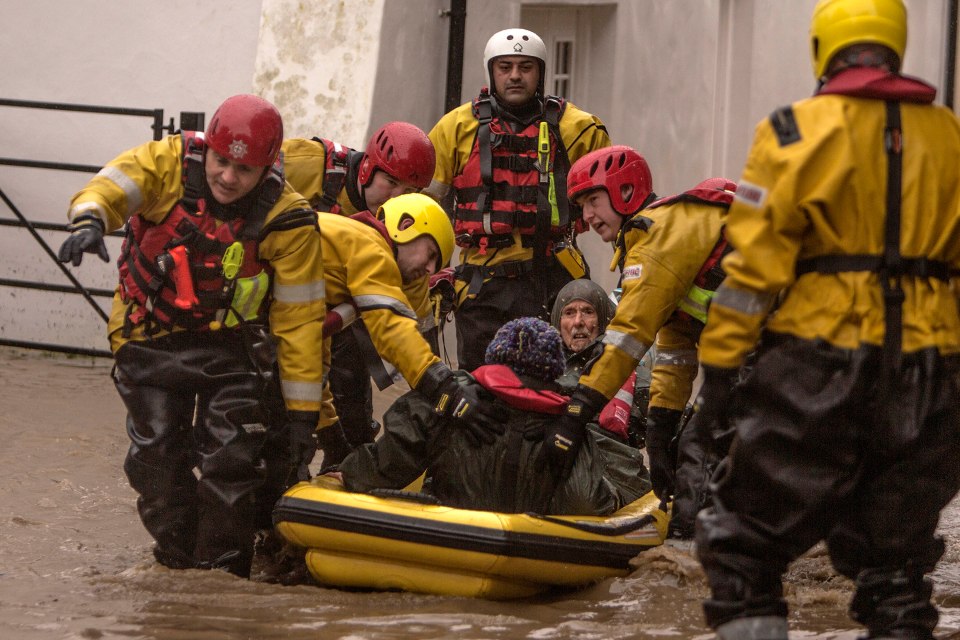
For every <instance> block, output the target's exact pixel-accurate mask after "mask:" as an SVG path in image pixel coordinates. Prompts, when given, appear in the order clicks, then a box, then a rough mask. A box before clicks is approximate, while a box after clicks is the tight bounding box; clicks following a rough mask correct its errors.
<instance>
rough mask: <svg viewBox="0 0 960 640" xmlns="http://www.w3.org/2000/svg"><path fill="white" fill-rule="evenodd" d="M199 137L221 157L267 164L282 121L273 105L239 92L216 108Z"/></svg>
mask: <svg viewBox="0 0 960 640" xmlns="http://www.w3.org/2000/svg"><path fill="white" fill-rule="evenodd" d="M203 137H204V140H205V141H206V143H207V145H208V146H209V147H210V148H211V149H213V150H214V151H216V152H217V153H219V154H220V155H221V156H223V157H224V158H228V159H230V160H234V161H235V162H239V163H241V164H247V165H251V166H254V167H268V166H270V165H272V164H273V163H274V161H275V160H276V159H277V154H279V153H280V143H281V142H283V120H282V119H281V118H280V112H279V111H277V108H276V107H275V106H273V105H272V104H270V103H269V102H267V101H266V100H264V99H263V98H261V97H259V96H254V95H250V94H241V95H238V96H232V97H230V98H227V99H226V100H224V101H223V104H221V105H220V106H219V107H217V110H216V112H215V113H214V114H213V118H211V119H210V124H209V126H207V131H206V132H205V133H204V136H203Z"/></svg>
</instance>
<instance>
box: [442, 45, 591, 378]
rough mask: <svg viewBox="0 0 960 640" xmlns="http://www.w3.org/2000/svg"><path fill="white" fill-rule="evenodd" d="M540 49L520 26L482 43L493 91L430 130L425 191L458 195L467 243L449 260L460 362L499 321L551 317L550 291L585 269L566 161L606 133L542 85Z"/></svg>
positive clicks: (460, 227)
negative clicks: (431, 164)
mask: <svg viewBox="0 0 960 640" xmlns="http://www.w3.org/2000/svg"><path fill="white" fill-rule="evenodd" d="M546 58H547V54H546V48H545V46H544V44H543V40H541V39H540V37H539V36H538V35H537V34H535V33H533V32H532V31H528V30H526V29H506V30H503V31H500V32H498V33H495V34H494V35H493V36H492V37H491V38H490V40H489V41H488V42H487V45H486V48H485V49H484V55H483V65H484V72H485V73H486V77H487V82H488V86H489V90H488V88H487V87H484V88H483V89H481V91H480V95H479V97H477V99H476V100H473V101H472V102H468V103H466V104H463V105H461V106H459V107H457V108H456V109H454V110H452V111H450V112H449V113H447V114H446V115H444V116H443V117H442V118H441V119H440V121H439V122H437V124H436V126H434V128H433V130H432V131H430V139H431V140H432V141H433V146H434V147H435V148H436V150H437V168H436V172H435V174H434V177H433V182H432V183H431V184H430V186H429V187H428V188H427V190H426V193H429V194H430V195H432V196H433V197H435V198H437V199H438V200H440V201H441V202H447V200H448V198H449V197H452V199H453V204H452V206H453V219H454V228H455V232H456V235H457V243H458V244H459V245H460V246H461V247H462V251H461V254H460V265H458V266H457V269H456V283H455V287H456V290H457V298H458V307H457V308H456V310H455V311H454V318H455V321H456V325H457V356H458V362H459V364H460V367H462V368H464V369H467V370H473V369H474V368H476V367H479V366H480V365H482V364H483V358H484V349H485V348H486V345H487V344H489V342H490V340H491V339H492V338H493V336H494V334H495V333H496V331H497V330H498V329H499V328H500V327H501V325H503V324H504V323H505V322H506V321H508V320H511V319H513V318H519V317H524V316H538V317H540V318H542V319H544V320H546V319H548V318H549V314H550V309H549V306H548V305H550V304H551V303H552V299H553V298H554V297H555V296H556V294H557V291H559V290H560V288H561V287H563V285H564V284H566V283H567V282H569V281H570V280H571V279H573V278H575V277H581V276H583V275H584V274H585V272H586V267H585V263H584V261H583V256H582V255H581V253H580V251H579V249H577V248H576V246H575V244H574V237H575V233H576V232H577V231H578V230H577V229H576V223H577V220H576V218H575V215H574V212H573V211H572V210H571V208H570V206H569V203H568V201H567V197H566V194H567V189H566V179H567V171H568V170H569V168H570V164H571V163H572V162H574V161H576V160H577V159H578V158H580V157H581V156H583V155H585V154H586V153H588V152H590V151H592V150H594V149H599V148H601V147H606V146H608V145H609V144H610V138H609V136H608V135H607V131H606V128H605V127H604V125H603V123H602V122H601V121H600V119H599V118H597V117H596V116H593V115H591V114H589V113H587V112H585V111H582V110H580V109H578V108H577V107H576V106H575V105H573V104H571V103H569V102H566V101H565V100H564V99H563V98H558V97H556V96H548V95H546V94H545V92H544V72H545V65H546Z"/></svg>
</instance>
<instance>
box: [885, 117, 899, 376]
mask: <svg viewBox="0 0 960 640" xmlns="http://www.w3.org/2000/svg"><path fill="white" fill-rule="evenodd" d="M886 106H887V126H886V129H885V130H884V132H883V144H884V147H885V148H886V151H887V219H886V223H885V225H884V251H883V262H884V264H883V266H882V267H881V269H880V281H881V283H882V285H883V304H884V318H885V320H886V325H887V326H886V332H885V333H884V336H883V363H884V373H885V374H887V375H888V376H890V377H888V378H887V380H893V377H892V374H893V373H894V372H896V371H897V370H898V369H899V365H900V351H901V349H902V339H903V299H904V294H903V289H902V288H901V286H900V284H901V282H900V279H901V278H902V276H903V259H902V256H901V255H900V202H901V198H902V195H901V193H902V187H901V183H902V174H903V137H902V130H901V126H900V103H899V102H896V101H893V100H889V101H887V103H886Z"/></svg>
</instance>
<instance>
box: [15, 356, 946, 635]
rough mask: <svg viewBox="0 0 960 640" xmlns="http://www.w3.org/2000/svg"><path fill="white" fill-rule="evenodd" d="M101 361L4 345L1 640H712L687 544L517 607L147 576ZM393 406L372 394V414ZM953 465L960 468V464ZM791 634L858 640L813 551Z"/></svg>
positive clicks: (793, 602) (795, 574)
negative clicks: (620, 574)
mask: <svg viewBox="0 0 960 640" xmlns="http://www.w3.org/2000/svg"><path fill="white" fill-rule="evenodd" d="M109 371H110V363H109V362H107V361H104V360H91V359H88V358H66V357H60V356H50V355H47V354H43V353H40V352H30V351H16V350H10V349H2V348H0V638H2V639H7V638H10V639H16V640H19V639H21V638H23V639H34V638H36V639H44V640H46V639H53V638H69V639H97V638H150V639H156V640H174V639H176V640H214V639H221V638H223V639H234V638H236V639H241V638H243V639H245V638H294V639H297V638H322V639H343V640H380V639H388V638H389V639H404V640H406V639H411V640H412V639H426V638H465V639H481V638H482V639H508V638H509V639H514V638H529V639H540V640H548V639H554V638H576V639H580V640H588V639H590V640H592V639H598V640H599V639H608V638H657V639H664V638H670V639H674V638H675V639H702V640H706V639H707V638H711V637H712V635H711V634H710V633H709V630H708V629H707V628H706V627H705V626H704V625H703V620H702V616H701V612H700V601H701V599H702V598H703V597H704V596H705V595H706V593H707V590H706V586H705V583H704V580H703V575H702V573H701V572H700V570H699V566H698V565H697V562H696V560H695V557H694V556H693V555H692V553H691V549H690V548H689V546H684V545H667V546H663V547H660V548H656V549H652V550H650V551H647V552H645V553H644V554H642V555H640V556H638V558H637V559H636V560H635V565H636V566H635V571H634V572H633V573H632V574H631V575H630V576H628V577H625V578H618V579H611V580H606V581H603V582H601V583H599V584H596V585H594V586H592V587H589V588H586V589H582V590H579V591H573V592H558V593H551V594H549V595H547V596H540V597H536V598H532V599H528V600H522V601H515V602H491V601H484V600H474V599H467V598H452V597H436V596H423V595H416V594H410V593H377V592H373V593H371V592H349V591H340V590H336V589H327V588H322V587H319V586H316V585H312V584H302V585H297V586H281V585H278V584H269V583H266V582H258V581H256V580H242V579H238V578H235V577H233V576H230V575H228V574H226V573H222V572H217V571H214V572H203V571H193V570H191V571H171V570H168V569H165V568H163V567H160V566H158V565H156V564H155V563H154V562H153V556H152V555H151V553H150V549H151V540H150V537H149V536H148V535H147V534H146V532H145V531H144V530H143V528H142V526H141V525H140V521H139V519H138V517H137V512H136V507H135V495H134V493H133V491H132V490H131V489H130V487H129V486H128V485H127V481H126V478H125V476H124V474H123V469H122V464H123V457H124V454H125V452H126V448H127V437H126V433H125V432H124V427H123V423H124V411H123V407H122V404H121V402H120V400H119V398H118V397H117V394H116V392H115V391H114V389H113V384H112V383H111V382H110V378H109ZM395 395H396V392H394V393H393V394H389V393H388V394H383V395H381V396H380V397H379V398H378V407H379V409H380V410H382V408H383V406H384V405H385V403H386V402H388V401H389V399H390V398H391V397H393V396H395ZM958 464H960V461H958ZM941 533H942V534H943V535H944V536H945V537H946V538H947V543H948V546H947V553H946V555H945V556H944V558H943V560H942V561H941V563H940V565H939V567H938V569H937V572H936V574H935V576H934V577H935V580H936V585H937V586H936V590H935V598H936V600H937V603H938V604H939V605H940V607H941V621H940V627H939V629H938V637H944V638H960V503H958V501H956V500H955V501H954V503H953V504H951V505H950V506H949V507H948V508H947V510H946V511H945V512H944V514H943V519H942V523H941ZM786 586H787V593H788V599H789V602H790V606H791V614H790V627H791V638H794V639H797V638H818V639H821V640H828V639H835V640H854V639H855V638H856V637H857V636H858V635H860V630H859V629H858V628H857V627H856V626H855V625H854V624H852V623H851V622H850V621H849V619H848V618H847V613H846V609H847V603H848V601H849V598H850V595H851V590H850V584H849V582H848V581H846V580H844V579H843V578H841V577H839V576H837V575H836V574H835V573H834V572H833V571H832V569H831V568H830V564H829V561H828V560H827V558H826V555H825V553H824V551H823V549H822V548H820V547H817V548H815V549H814V550H813V551H811V552H810V553H809V554H807V555H806V556H805V557H803V558H801V559H800V560H798V561H797V562H796V563H794V565H793V566H792V567H791V569H790V572H789V574H788V576H787V583H786Z"/></svg>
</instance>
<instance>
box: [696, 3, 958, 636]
mask: <svg viewBox="0 0 960 640" xmlns="http://www.w3.org/2000/svg"><path fill="white" fill-rule="evenodd" d="M810 37H811V49H812V53H813V65H814V72H815V75H816V77H817V78H818V79H819V80H820V81H821V85H820V87H819V89H818V91H817V94H816V95H814V96H813V97H811V98H808V99H806V100H802V101H800V102H796V103H794V104H793V105H791V106H788V107H784V108H781V109H778V110H776V111H774V112H773V114H772V115H771V116H770V117H769V118H768V119H766V120H764V121H762V122H760V124H758V125H757V128H756V134H755V137H754V141H753V146H752V148H751V150H750V153H749V155H748V158H747V164H746V168H745V169H744V172H743V179H742V181H741V182H740V183H739V188H738V190H737V196H736V200H735V202H734V204H733V206H732V207H731V209H730V213H729V217H728V220H727V233H728V234H729V236H730V240H731V242H732V243H733V244H734V246H735V247H736V252H734V253H732V254H731V255H730V256H728V257H727V258H726V260H725V261H724V268H725V269H726V271H727V279H726V280H725V281H724V284H723V285H722V286H721V287H720V289H719V291H718V292H717V294H716V297H715V298H714V300H713V304H712V305H711V307H710V314H709V319H708V322H707V326H706V329H705V330H704V332H703V336H702V341H701V351H700V357H701V360H702V363H703V366H704V370H705V375H706V377H705V382H704V386H703V388H702V391H701V393H700V395H699V397H698V399H697V401H696V403H695V407H696V408H697V413H696V414H695V415H694V418H693V421H692V425H693V426H695V427H696V428H697V429H698V430H700V432H701V433H702V434H703V437H704V438H708V439H709V438H715V437H723V436H724V434H725V432H726V431H728V430H731V429H732V430H733V432H734V435H733V445H732V447H731V449H730V454H729V456H728V457H727V459H726V460H725V461H724V462H722V463H721V467H720V469H719V470H718V471H717V473H716V475H715V476H714V483H715V486H714V499H713V500H714V506H713V507H712V508H711V509H707V510H705V511H703V512H701V514H700V517H699V519H698V522H697V548H698V552H699V555H700V560H701V562H702V563H703V566H704V569H705V571H706V574H707V578H708V580H709V583H710V586H711V589H712V597H711V598H710V599H708V600H707V601H706V602H705V605H704V609H705V613H706V618H707V622H708V623H709V624H710V626H712V627H714V628H715V629H716V630H717V633H718V635H719V637H720V638H724V639H729V638H737V639H738V640H741V639H744V638H747V639H749V638H764V639H767V640H770V639H772V640H778V639H779V640H786V638H787V622H786V615H787V606H786V603H785V601H784V599H783V588H782V581H781V580H782V574H783V572H784V571H785V570H786V568H787V565H788V564H789V563H790V562H791V561H792V560H793V559H794V558H796V557H798V556H799V555H800V554H802V553H804V552H805V551H806V550H807V549H809V548H810V547H811V546H812V545H814V544H815V543H816V542H817V541H819V540H826V542H827V546H828V549H829V552H830V558H831V560H832V561H833V564H834V566H835V567H836V568H837V570H838V571H840V572H841V573H842V574H843V575H845V576H847V577H849V578H851V579H852V580H853V581H854V586H855V592H854V596H853V599H852V602H851V605H850V612H851V615H852V617H853V618H854V619H855V620H856V621H858V622H860V623H861V624H863V625H864V626H866V628H867V631H868V634H869V635H868V637H869V638H911V639H924V640H930V639H932V638H933V637H934V636H933V630H934V627H935V626H936V624H937V619H938V612H937V609H936V607H935V606H934V605H933V604H932V603H931V601H930V595H931V590H932V583H931V581H930V579H929V578H928V577H926V576H925V574H927V573H929V572H931V571H932V570H933V568H934V566H935V564H936V563H937V561H938V560H939V558H940V557H941V555H942V554H943V551H944V544H943V541H942V539H940V538H938V537H937V536H935V534H934V532H935V530H936V528H937V521H938V518H939V513H940V510H941V509H943V508H944V507H945V506H946V505H947V503H948V502H949V501H950V500H951V499H952V497H953V496H954V495H955V494H956V492H957V490H958V487H960V465H958V464H957V460H958V458H960V414H958V411H960V409H958V407H957V398H958V389H957V376H956V371H957V364H958V359H960V355H958V354H960V313H958V306H957V304H958V301H957V289H956V288H955V286H951V282H950V280H951V276H953V275H954V274H956V273H957V270H958V268H960V182H958V181H957V158H958V157H960V122H958V120H957V118H956V116H955V115H954V114H953V113H952V112H950V111H949V110H947V109H944V108H943V107H940V106H936V105H934V104H932V103H933V100H934V97H935V93H936V90H935V89H934V88H933V87H932V86H930V85H928V84H926V83H924V82H921V81H919V80H916V79H914V78H910V77H907V76H903V75H900V73H899V69H900V63H901V60H902V58H903V54H904V50H905V48H906V38H907V12H906V8H905V6H904V4H903V2H902V1H901V0H822V1H821V2H819V3H818V4H817V5H816V7H815V9H814V13H813V18H812V22H811V28H810ZM953 284H954V285H955V284H956V283H955V282H954V283H953ZM775 298H779V301H778V306H777V309H776V311H775V312H774V313H773V314H768V311H769V309H770V308H771V305H772V303H773V301H774V300H775ZM761 332H762V338H761ZM758 338H760V351H759V353H758V356H757V361H756V364H755V365H754V367H753V369H752V371H751V373H750V374H749V375H748V376H747V378H746V379H745V380H744V381H743V383H742V384H740V385H738V386H737V387H735V388H734V390H733V392H732V393H731V392H730V386H729V381H728V380H729V377H730V374H731V372H732V371H733V370H735V369H736V368H737V367H738V366H740V364H741V363H742V362H743V358H744V354H746V353H747V352H748V351H749V350H750V349H752V348H753V346H754V343H756V342H757V340H758Z"/></svg>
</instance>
